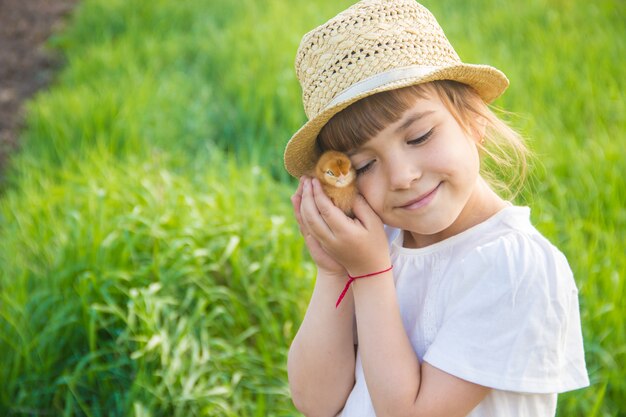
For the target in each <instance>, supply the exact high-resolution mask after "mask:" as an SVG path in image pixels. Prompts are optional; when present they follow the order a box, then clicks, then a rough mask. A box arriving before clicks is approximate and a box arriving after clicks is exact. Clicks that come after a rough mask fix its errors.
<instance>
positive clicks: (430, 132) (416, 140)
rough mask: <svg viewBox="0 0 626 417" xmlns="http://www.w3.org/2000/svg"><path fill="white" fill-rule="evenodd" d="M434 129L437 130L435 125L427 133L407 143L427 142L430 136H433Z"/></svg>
mask: <svg viewBox="0 0 626 417" xmlns="http://www.w3.org/2000/svg"><path fill="white" fill-rule="evenodd" d="M434 131H435V128H434V127H433V128H432V129H430V130H429V131H428V132H427V133H426V134H425V135H423V136H420V137H419V138H417V139H413V140H410V141H408V142H407V144H409V145H419V144H422V143H424V142H426V141H427V140H428V138H430V137H431V136H432V134H433V132H434Z"/></svg>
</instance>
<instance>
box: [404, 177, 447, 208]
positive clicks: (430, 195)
mask: <svg viewBox="0 0 626 417" xmlns="http://www.w3.org/2000/svg"><path fill="white" fill-rule="evenodd" d="M440 186H441V183H439V184H437V186H436V187H435V188H433V189H432V190H430V191H429V192H427V193H426V194H422V195H421V196H419V197H417V198H416V199H414V200H411V201H409V202H408V203H406V204H404V205H401V206H399V207H398V208H401V209H406V210H417V209H419V208H422V207H424V206H426V205H428V204H429V203H430V202H431V201H432V200H433V199H434V198H435V195H436V194H437V191H438V190H439V187H440Z"/></svg>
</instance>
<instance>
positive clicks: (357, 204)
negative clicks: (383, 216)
mask: <svg viewBox="0 0 626 417" xmlns="http://www.w3.org/2000/svg"><path fill="white" fill-rule="evenodd" d="M352 211H353V212H354V216H355V217H356V218H357V219H358V220H359V221H360V222H361V224H362V225H363V226H364V227H365V228H366V229H368V230H371V228H372V227H373V226H376V225H378V224H379V223H380V222H381V220H380V218H379V217H378V215H377V214H376V212H375V211H374V210H373V209H372V207H371V206H370V205H369V203H368V202H367V200H366V199H365V197H363V196H362V195H361V194H358V195H357V196H356V198H355V199H354V204H353V205H352Z"/></svg>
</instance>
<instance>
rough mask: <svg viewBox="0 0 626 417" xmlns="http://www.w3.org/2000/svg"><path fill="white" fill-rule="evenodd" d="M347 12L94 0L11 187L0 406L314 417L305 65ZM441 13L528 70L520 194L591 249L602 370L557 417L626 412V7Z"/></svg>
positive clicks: (295, 3) (485, 59) (322, 4)
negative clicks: (308, 328)
mask: <svg viewBox="0 0 626 417" xmlns="http://www.w3.org/2000/svg"><path fill="white" fill-rule="evenodd" d="M348 4H350V2H349V1H345V0H342V1H339V2H331V1H319V2H307V1H304V0H292V1H289V2H285V1H281V0H264V1H262V2H259V1H253V0H244V1H241V2H231V1H227V0H186V1H180V2H177V1H165V0H157V1H147V0H133V1H127V0H107V1H104V0H83V2H82V3H81V4H80V5H79V7H78V9H77V10H76V13H75V14H74V16H73V17H72V19H71V21H70V22H69V25H68V27H67V28H66V29H65V30H64V31H63V33H61V34H59V35H58V36H56V37H55V38H54V39H53V40H52V41H51V45H52V46H53V47H55V48H58V49H59V50H61V51H62V53H63V54H64V56H65V57H66V61H67V64H66V66H65V67H64V69H63V70H62V71H61V72H60V73H59V74H58V77H57V80H56V81H55V84H54V85H53V86H52V87H51V88H50V89H49V90H48V91H46V92H44V93H42V94H40V95H38V96H37V97H36V98H35V99H34V100H32V101H31V102H30V103H29V105H28V110H27V120H26V127H25V129H24V131H23V132H22V135H21V140H22V141H23V143H24V146H23V150H22V152H21V153H20V155H19V156H18V157H16V159H15V161H14V164H13V166H12V170H11V172H10V175H9V178H8V180H7V182H6V183H5V184H4V191H3V194H2V195H1V196H0V357H2V366H0V381H2V383H1V384H0V415H8V416H12V415H50V414H52V415H63V416H74V415H76V416H83V415H84V416H127V415H134V416H166V415H167V416H171V415H177V416H193V415H210V416H265V415H280V416H287V415H296V414H297V413H296V412H295V410H294V409H293V406H292V405H291V403H290V400H289V396H288V391H287V385H286V371H285V355H286V350H287V346H288V344H289V341H290V339H291V338H292V337H293V335H294V332H295V330H296V328H297V326H298V323H299V321H300V320H301V317H302V314H303V312H304V308H305V306H306V302H307V299H308V296H309V293H310V290H311V285H312V281H311V279H312V277H313V271H312V265H311V263H310V262H309V261H308V258H306V256H305V255H304V249H303V244H302V242H301V240H300V238H299V235H298V232H297V229H296V227H295V222H294V221H293V219H292V217H291V213H290V205H289V198H288V197H289V195H290V192H291V189H292V188H293V183H292V182H291V181H290V180H289V179H288V177H287V175H286V173H285V172H284V170H283V168H282V151H283V147H284V144H285V142H286V140H287V139H288V138H289V137H290V135H291V134H292V133H293V132H294V131H295V130H296V129H297V128H298V127H299V126H300V124H301V123H302V122H303V121H304V115H303V112H302V110H301V109H302V105H301V103H300V89H299V87H298V85H297V81H296V79H295V74H294V71H293V58H294V54H295V50H296V48H297V45H298V43H299V40H300V38H301V36H302V35H303V34H304V33H305V32H306V31H308V30H310V29H311V28H313V27H314V26H315V25H317V24H319V23H322V22H323V21H324V20H325V19H327V18H329V17H331V16H332V15H334V14H335V13H337V12H338V11H340V10H342V9H343V8H344V7H345V6H347V5H348ZM424 4H425V5H426V6H427V7H429V8H430V9H431V10H432V11H433V13H434V14H435V15H436V16H437V17H438V19H439V22H440V23H441V25H442V26H443V27H444V29H445V31H446V33H447V35H448V37H449V38H450V40H451V41H452V43H453V44H454V45H455V47H456V49H457V51H458V52H459V53H460V55H461V57H462V58H463V59H465V60H466V61H468V62H475V63H490V64H492V65H495V66H496V67H498V68H500V69H502V70H503V71H504V72H505V73H506V74H507V75H508V76H509V78H510V79H511V87H510V88H509V91H507V93H506V94H505V95H504V96H503V97H502V98H501V99H499V100H498V102H497V103H496V104H497V105H498V106H501V107H503V108H505V109H507V110H509V111H512V112H513V113H514V114H515V115H516V116H512V117H511V118H512V122H513V123H514V124H515V125H516V126H518V127H519V128H520V129H521V130H522V132H523V133H524V135H525V136H527V137H528V138H529V140H530V145H531V147H532V149H533V150H534V151H535V153H536V154H537V158H536V159H535V161H534V163H533V174H532V177H531V179H530V181H529V184H528V185H529V186H528V188H527V189H526V190H525V191H524V192H523V193H522V194H521V196H520V202H526V203H528V204H531V205H532V207H533V214H532V216H533V220H534V221H535V223H536V224H537V226H538V228H539V229H540V230H541V231H542V232H543V233H544V234H545V235H546V236H547V237H548V238H550V239H551V240H552V241H553V242H554V243H555V244H557V246H559V247H560V248H561V249H562V250H563V252H565V254H566V255H567V257H568V258H569V260H570V264H571V266H572V269H573V270H574V273H575V276H576V280H577V283H578V285H579V288H580V301H581V314H582V321H583V332H584V336H585V348H586V353H587V364H588V368H589V372H590V377H591V380H592V386H591V387H590V388H588V389H585V390H581V391H577V392H574V393H568V394H565V395H562V396H560V397H559V398H560V399H559V415H560V416H602V417H604V416H618V415H625V414H626V409H625V407H624V406H623V398H625V397H626V382H625V378H624V371H623V370H622V368H623V366H622V364H623V363H625V362H626V332H625V325H624V313H626V312H625V311H624V308H623V303H622V298H623V296H624V293H625V288H624V281H625V275H626V257H625V256H624V254H623V242H624V241H625V240H626V195H625V194H626V180H625V179H624V175H623V171H624V168H623V167H624V166H626V151H625V149H626V129H624V126H626V120H625V117H626V116H625V115H626V109H625V106H626V105H625V100H624V93H623V91H625V90H626V85H625V84H626V82H625V81H624V77H623V65H622V63H621V61H622V59H621V57H623V56H624V55H625V54H626V41H625V39H626V21H624V19H623V16H624V15H626V8H625V6H624V3H623V2H618V1H612V2H611V1H597V2H586V3H585V2H582V1H574V2H570V1H563V0H561V1H558V0H553V1H547V0H544V1H540V0H531V1H529V2H509V1H504V0H481V1H474V2H464V1H461V0H458V1H456V0H455V1H450V2H435V1H430V0H429V1H424Z"/></svg>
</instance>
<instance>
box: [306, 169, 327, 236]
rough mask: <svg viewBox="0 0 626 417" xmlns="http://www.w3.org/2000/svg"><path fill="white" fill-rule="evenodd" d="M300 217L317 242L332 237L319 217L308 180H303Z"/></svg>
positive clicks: (324, 222)
mask: <svg viewBox="0 0 626 417" xmlns="http://www.w3.org/2000/svg"><path fill="white" fill-rule="evenodd" d="M331 204H332V203H331ZM300 215H301V216H302V221H303V224H304V225H305V226H306V227H307V229H308V231H309V232H312V233H313V235H314V236H315V237H316V238H317V239H318V240H321V239H328V238H330V237H331V236H332V231H331V230H330V228H329V227H328V225H327V224H326V221H325V220H324V218H323V217H322V216H321V215H320V210H319V207H318V205H317V202H316V200H315V197H314V195H313V187H312V184H311V180H310V179H305V180H304V186H303V190H302V203H301V205H300Z"/></svg>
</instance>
